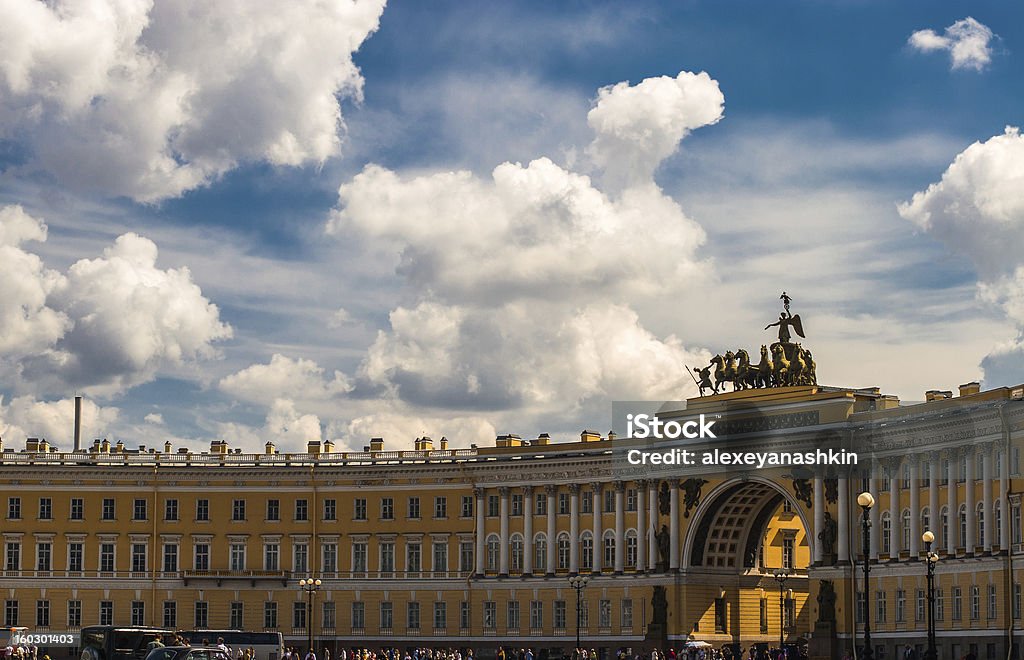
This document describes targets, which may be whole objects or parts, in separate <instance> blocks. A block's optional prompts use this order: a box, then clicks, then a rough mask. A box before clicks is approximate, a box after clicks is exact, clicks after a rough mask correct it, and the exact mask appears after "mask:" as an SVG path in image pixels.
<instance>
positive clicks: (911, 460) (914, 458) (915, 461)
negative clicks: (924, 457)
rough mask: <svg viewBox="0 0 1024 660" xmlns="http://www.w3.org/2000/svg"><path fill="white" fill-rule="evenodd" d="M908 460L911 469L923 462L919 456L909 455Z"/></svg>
mask: <svg viewBox="0 0 1024 660" xmlns="http://www.w3.org/2000/svg"><path fill="white" fill-rule="evenodd" d="M906 459H907V464H908V465H910V467H917V465H918V463H919V462H920V460H921V457H920V456H919V455H918V454H907V455H906Z"/></svg>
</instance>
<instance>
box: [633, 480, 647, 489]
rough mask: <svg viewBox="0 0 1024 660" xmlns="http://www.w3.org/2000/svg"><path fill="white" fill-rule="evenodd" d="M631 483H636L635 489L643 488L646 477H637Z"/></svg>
mask: <svg viewBox="0 0 1024 660" xmlns="http://www.w3.org/2000/svg"><path fill="white" fill-rule="evenodd" d="M633 483H635V484H636V487H637V490H643V489H645V488H647V479H637V480H636V481H634V482H633Z"/></svg>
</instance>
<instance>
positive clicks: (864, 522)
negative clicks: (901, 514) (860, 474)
mask: <svg viewBox="0 0 1024 660" xmlns="http://www.w3.org/2000/svg"><path fill="white" fill-rule="evenodd" d="M857 504H859V505H860V508H861V509H862V510H863V511H864V516H863V517H862V518H861V523H860V525H861V529H862V530H863V531H864V533H863V534H862V536H863V537H864V653H862V654H861V655H862V657H863V658H864V660H872V659H873V658H874V651H873V650H872V648H871V608H870V607H868V592H869V591H870V586H869V585H870V583H869V582H868V580H869V577H870V575H871V507H873V506H874V505H875V498H874V496H873V495H872V494H871V493H869V492H867V491H864V492H863V493H861V494H860V495H858V496H857Z"/></svg>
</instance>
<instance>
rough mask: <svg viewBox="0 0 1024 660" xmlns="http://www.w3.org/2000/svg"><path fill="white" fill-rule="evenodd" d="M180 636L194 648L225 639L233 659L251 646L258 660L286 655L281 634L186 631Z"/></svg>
mask: <svg viewBox="0 0 1024 660" xmlns="http://www.w3.org/2000/svg"><path fill="white" fill-rule="evenodd" d="M178 634H180V635H181V636H182V637H184V638H185V639H187V640H188V641H189V644H191V645H192V646H197V645H199V644H202V643H203V640H204V639H205V640H207V641H208V642H209V643H210V644H211V645H215V644H217V638H223V639H224V644H225V645H227V646H229V647H231V653H232V658H234V657H235V653H237V651H238V649H242V650H243V651H244V650H245V649H247V648H249V647H250V646H251V647H252V649H253V650H254V651H255V652H256V660H280V658H281V657H282V656H283V655H284V636H283V635H281V633H279V632H252V631H248V630H185V631H183V632H181V633H178Z"/></svg>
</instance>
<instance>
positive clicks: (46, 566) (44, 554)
mask: <svg viewBox="0 0 1024 660" xmlns="http://www.w3.org/2000/svg"><path fill="white" fill-rule="evenodd" d="M52 566H53V546H52V545H51V544H50V543H36V570H37V571H49V570H51V567H52Z"/></svg>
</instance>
